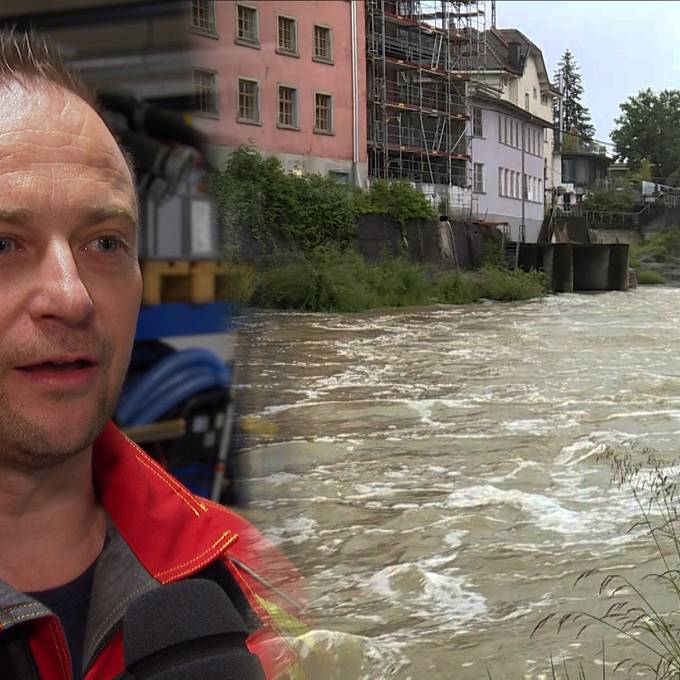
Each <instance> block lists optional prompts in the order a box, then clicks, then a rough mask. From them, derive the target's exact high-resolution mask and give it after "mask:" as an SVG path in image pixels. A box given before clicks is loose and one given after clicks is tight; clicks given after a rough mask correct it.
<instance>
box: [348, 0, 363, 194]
mask: <svg viewBox="0 0 680 680" xmlns="http://www.w3.org/2000/svg"><path fill="white" fill-rule="evenodd" d="M350 17H351V33H352V35H351V39H352V182H353V183H354V185H355V186H361V177H359V63H358V62H359V53H358V45H357V37H358V36H357V5H356V0H350Z"/></svg>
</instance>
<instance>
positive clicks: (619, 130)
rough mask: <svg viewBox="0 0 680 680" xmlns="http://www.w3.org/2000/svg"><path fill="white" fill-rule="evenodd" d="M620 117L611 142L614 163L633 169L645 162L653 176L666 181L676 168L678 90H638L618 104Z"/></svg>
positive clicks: (678, 162)
mask: <svg viewBox="0 0 680 680" xmlns="http://www.w3.org/2000/svg"><path fill="white" fill-rule="evenodd" d="M619 106H620V109H621V112H622V113H621V116H619V118H617V119H616V125H617V127H616V129H615V130H614V131H613V132H612V134H611V139H612V141H613V142H614V144H615V146H616V153H617V160H621V161H628V163H629V164H630V166H631V167H632V168H634V169H637V168H640V167H641V165H642V163H643V162H644V161H645V160H646V161H647V162H649V163H652V164H653V165H654V168H655V170H654V175H655V176H656V177H664V178H668V177H669V176H671V175H673V174H676V175H677V171H678V169H680V90H662V91H661V92H659V93H658V94H657V93H655V92H654V91H653V90H651V89H649V88H648V89H646V90H641V91H640V92H638V93H637V94H636V95H634V96H632V97H629V98H628V99H627V100H626V101H625V102H623V103H622V104H620V105H619Z"/></svg>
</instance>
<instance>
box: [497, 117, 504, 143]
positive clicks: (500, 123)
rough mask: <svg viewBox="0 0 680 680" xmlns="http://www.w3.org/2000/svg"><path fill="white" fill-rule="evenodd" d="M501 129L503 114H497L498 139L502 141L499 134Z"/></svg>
mask: <svg viewBox="0 0 680 680" xmlns="http://www.w3.org/2000/svg"><path fill="white" fill-rule="evenodd" d="M502 131H503V116H501V114H500V113H499V114H498V141H499V142H502V141H503V135H502V134H501V133H502Z"/></svg>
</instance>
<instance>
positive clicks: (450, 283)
mask: <svg viewBox="0 0 680 680" xmlns="http://www.w3.org/2000/svg"><path fill="white" fill-rule="evenodd" d="M483 296H484V291H483V290H482V287H481V285H480V284H479V283H478V282H477V281H476V280H475V278H474V277H473V276H471V275H470V274H458V273H456V274H445V275H444V276H442V277H441V278H440V279H439V281H438V282H437V300H438V301H439V302H443V303H446V304H450V305H466V304H469V303H471V302H477V301H478V300H480V299H481V298H482V297H483Z"/></svg>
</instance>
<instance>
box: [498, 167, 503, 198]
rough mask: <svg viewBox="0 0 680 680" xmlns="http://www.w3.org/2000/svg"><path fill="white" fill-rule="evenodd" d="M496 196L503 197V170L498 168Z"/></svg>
mask: <svg viewBox="0 0 680 680" xmlns="http://www.w3.org/2000/svg"><path fill="white" fill-rule="evenodd" d="M498 195H499V196H502V195H503V168H498Z"/></svg>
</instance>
